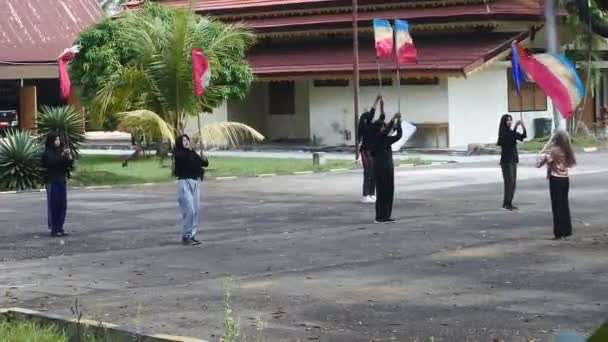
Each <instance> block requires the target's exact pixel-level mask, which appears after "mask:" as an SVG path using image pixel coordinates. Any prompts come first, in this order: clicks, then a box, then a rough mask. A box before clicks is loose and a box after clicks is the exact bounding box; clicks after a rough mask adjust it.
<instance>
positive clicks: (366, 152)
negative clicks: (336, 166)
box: [357, 95, 384, 203]
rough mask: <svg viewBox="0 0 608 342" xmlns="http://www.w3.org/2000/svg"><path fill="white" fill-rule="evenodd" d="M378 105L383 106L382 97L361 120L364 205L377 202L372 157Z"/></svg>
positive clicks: (359, 142)
mask: <svg viewBox="0 0 608 342" xmlns="http://www.w3.org/2000/svg"><path fill="white" fill-rule="evenodd" d="M378 103H380V104H382V103H383V102H382V97H381V96H380V95H378V97H376V101H375V102H374V105H373V106H372V108H370V110H369V111H367V112H365V113H363V114H362V115H361V118H359V126H358V134H357V135H358V139H359V141H358V147H359V152H360V155H361V163H362V164H363V197H362V198H361V202H362V203H375V202H376V184H375V182H374V157H373V156H372V151H371V147H372V140H373V138H374V132H373V121H374V115H375V114H376V108H377V107H378ZM381 110H382V111H384V106H382V109H381Z"/></svg>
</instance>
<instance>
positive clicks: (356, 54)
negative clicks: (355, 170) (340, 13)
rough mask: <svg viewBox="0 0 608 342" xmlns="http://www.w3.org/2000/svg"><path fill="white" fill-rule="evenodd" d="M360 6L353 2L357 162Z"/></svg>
mask: <svg viewBox="0 0 608 342" xmlns="http://www.w3.org/2000/svg"><path fill="white" fill-rule="evenodd" d="M357 12H358V4H357V0H353V64H354V65H353V81H354V84H353V91H354V102H355V111H354V119H355V121H354V124H355V125H354V127H355V134H354V135H355V160H359V149H358V148H357V141H359V130H358V126H359V125H358V123H359V122H358V121H359V31H358V30H359V23H358V20H359V18H358V13H357Z"/></svg>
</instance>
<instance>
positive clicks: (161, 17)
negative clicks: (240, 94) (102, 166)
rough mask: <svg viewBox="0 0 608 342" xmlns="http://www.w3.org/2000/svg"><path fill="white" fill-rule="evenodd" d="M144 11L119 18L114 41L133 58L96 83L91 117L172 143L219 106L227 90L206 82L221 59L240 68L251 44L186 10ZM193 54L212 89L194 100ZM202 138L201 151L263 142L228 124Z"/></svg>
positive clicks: (238, 32)
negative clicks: (204, 64)
mask: <svg viewBox="0 0 608 342" xmlns="http://www.w3.org/2000/svg"><path fill="white" fill-rule="evenodd" d="M145 6H148V7H147V8H146V10H145V11H143V10H139V11H126V12H124V13H123V15H122V17H121V18H120V19H119V20H120V21H121V25H120V29H119V30H118V33H117V37H116V39H118V40H120V41H121V43H120V45H123V46H128V47H129V51H128V54H130V55H131V56H133V58H131V59H130V62H128V63H126V64H125V65H119V66H118V67H117V70H116V72H114V73H112V74H110V75H108V76H107V77H106V78H105V79H103V80H102V81H101V82H100V88H99V89H98V92H97V95H96V97H95V98H94V100H93V103H92V106H91V109H92V112H93V113H96V114H97V115H100V116H102V117H103V116H107V115H113V114H115V113H118V114H117V116H118V119H119V128H121V129H125V130H128V131H136V130H137V131H140V132H141V131H143V132H145V133H146V135H147V136H153V137H156V138H157V139H158V138H163V139H165V140H168V141H169V142H171V143H172V142H173V139H174V136H175V135H176V134H179V133H183V132H184V128H185V123H186V118H187V117H189V116H198V115H200V113H202V112H210V111H212V110H213V107H214V106H217V104H218V103H221V101H222V100H223V99H224V98H226V96H225V94H226V93H227V92H228V87H226V86H223V85H219V84H213V79H214V78H213V74H214V73H218V70H219V68H220V65H221V64H220V60H222V59H223V60H226V59H231V60H240V61H244V58H245V56H244V52H245V51H246V50H247V48H248V47H249V46H251V45H252V44H253V42H254V36H253V34H252V33H250V32H249V31H248V30H246V29H245V28H244V27H243V26H241V25H238V24H235V25H225V24H223V23H221V22H219V21H216V20H215V19H212V18H209V17H201V16H198V15H196V14H194V13H193V12H191V11H189V10H183V9H172V8H167V7H163V6H160V5H155V4H145ZM150 13H152V14H153V15H150ZM194 47H197V48H200V49H201V50H202V51H203V52H204V54H205V56H206V57H207V59H208V60H209V65H210V68H211V72H212V78H211V79H212V84H211V86H209V87H208V88H207V89H206V91H205V94H204V96H202V97H195V96H194V92H193V84H192V64H191V63H192V61H191V50H192V48H194ZM224 64H225V63H224ZM249 72H250V71H249ZM205 133H206V134H205ZM203 136H204V137H205V139H204V140H205V142H206V143H207V144H208V145H216V144H219V145H226V144H228V145H235V144H238V143H240V142H242V141H244V140H252V141H261V140H263V139H264V137H263V136H262V135H261V134H259V133H258V132H257V131H255V130H254V129H253V128H251V127H248V126H246V125H243V124H239V123H229V122H224V123H219V124H211V125H207V126H205V127H204V129H203Z"/></svg>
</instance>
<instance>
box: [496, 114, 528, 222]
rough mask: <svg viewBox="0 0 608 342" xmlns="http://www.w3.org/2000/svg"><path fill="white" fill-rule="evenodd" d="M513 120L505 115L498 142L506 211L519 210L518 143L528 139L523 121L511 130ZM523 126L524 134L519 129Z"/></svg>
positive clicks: (518, 122) (503, 205)
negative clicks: (515, 199)
mask: <svg viewBox="0 0 608 342" xmlns="http://www.w3.org/2000/svg"><path fill="white" fill-rule="evenodd" d="M512 124H513V118H512V117H511V115H509V114H505V115H503V116H502V118H501V119H500V126H499V127H498V142H497V143H496V144H497V145H498V146H500V147H501V148H502V149H501V152H500V167H501V169H502V178H503V181H504V185H505V190H504V198H503V201H502V208H503V209H505V210H517V207H516V206H514V205H513V196H514V195H515V186H516V184H517V164H518V163H519V154H518V152H517V141H518V140H519V141H523V140H524V139H526V137H527V136H528V135H527V132H526V126H524V123H523V122H521V121H517V123H516V124H515V127H514V128H513V129H511V125H512ZM519 126H521V128H522V130H523V132H522V133H519V132H518V131H517V127H519Z"/></svg>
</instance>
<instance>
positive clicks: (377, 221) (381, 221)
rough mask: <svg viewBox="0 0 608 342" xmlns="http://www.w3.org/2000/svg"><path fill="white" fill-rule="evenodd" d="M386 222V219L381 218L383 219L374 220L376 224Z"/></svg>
mask: <svg viewBox="0 0 608 342" xmlns="http://www.w3.org/2000/svg"><path fill="white" fill-rule="evenodd" d="M385 222H386V220H381V219H375V220H374V223H375V224H381V223H385Z"/></svg>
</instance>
